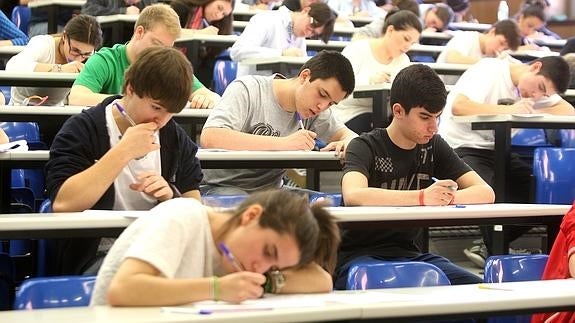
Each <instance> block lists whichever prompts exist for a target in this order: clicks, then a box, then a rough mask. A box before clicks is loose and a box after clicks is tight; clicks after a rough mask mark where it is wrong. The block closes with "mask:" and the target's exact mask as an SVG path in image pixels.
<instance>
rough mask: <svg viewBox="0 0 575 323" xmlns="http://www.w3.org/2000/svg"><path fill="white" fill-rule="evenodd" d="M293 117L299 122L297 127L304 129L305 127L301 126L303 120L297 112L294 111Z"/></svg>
mask: <svg viewBox="0 0 575 323" xmlns="http://www.w3.org/2000/svg"><path fill="white" fill-rule="evenodd" d="M295 117H296V119H297V122H299V127H300V129H305V127H304V126H303V121H302V119H301V116H300V115H299V113H297V112H296V113H295Z"/></svg>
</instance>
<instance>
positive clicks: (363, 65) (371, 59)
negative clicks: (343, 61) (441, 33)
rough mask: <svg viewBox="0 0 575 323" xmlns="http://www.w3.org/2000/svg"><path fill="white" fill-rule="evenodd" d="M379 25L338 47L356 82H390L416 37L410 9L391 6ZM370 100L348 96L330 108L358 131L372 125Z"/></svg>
mask: <svg viewBox="0 0 575 323" xmlns="http://www.w3.org/2000/svg"><path fill="white" fill-rule="evenodd" d="M383 29H384V33H383V35H382V36H381V37H379V38H376V39H364V40H358V41H354V42H351V43H349V45H347V46H346V47H345V48H344V49H343V51H342V54H343V56H345V57H347V58H348V59H349V61H350V62H351V65H352V66H353V72H354V74H355V84H356V85H367V84H382V83H391V82H393V78H394V77H395V75H396V74H397V73H398V72H399V71H400V70H401V69H402V68H404V67H406V66H408V65H409V57H408V56H407V54H406V52H407V51H408V50H409V48H410V47H411V46H412V45H413V44H415V43H417V42H418V41H419V36H420V34H421V22H420V21H419V18H418V17H417V16H416V15H414V14H413V13H412V12H411V11H407V10H397V9H395V10H392V11H390V12H389V13H388V14H387V16H386V18H385V24H384V26H383ZM371 101H372V100H371V99H355V98H352V97H349V98H347V99H345V100H343V101H341V102H340V103H339V104H338V105H336V106H334V107H333V111H334V112H335V115H336V116H337V118H338V119H339V120H340V121H343V122H345V125H346V126H347V127H348V128H349V129H351V130H353V131H354V132H355V133H358V134H361V133H362V132H368V131H370V130H371V129H372V128H373V126H372V120H373V117H372V111H373V108H372V102H371ZM375 108H377V109H379V108H380V107H375Z"/></svg>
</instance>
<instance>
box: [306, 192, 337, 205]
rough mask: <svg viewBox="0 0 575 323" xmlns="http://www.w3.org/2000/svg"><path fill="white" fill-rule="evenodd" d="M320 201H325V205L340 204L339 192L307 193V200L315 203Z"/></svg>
mask: <svg viewBox="0 0 575 323" xmlns="http://www.w3.org/2000/svg"><path fill="white" fill-rule="evenodd" d="M318 201H322V203H327V205H326V206H340V205H341V194H340V193H322V192H319V193H315V194H310V195H309V202H310V203H315V202H318Z"/></svg>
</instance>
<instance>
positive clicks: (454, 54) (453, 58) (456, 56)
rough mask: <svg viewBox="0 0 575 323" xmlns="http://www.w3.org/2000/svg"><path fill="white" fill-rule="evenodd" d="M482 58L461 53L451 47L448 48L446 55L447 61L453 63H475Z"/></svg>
mask: <svg viewBox="0 0 575 323" xmlns="http://www.w3.org/2000/svg"><path fill="white" fill-rule="evenodd" d="M480 59H481V58H479V57H471V56H467V55H463V54H461V52H459V51H458V50H455V49H449V50H447V56H446V63H453V64H475V63H477V62H478V61H479V60H480Z"/></svg>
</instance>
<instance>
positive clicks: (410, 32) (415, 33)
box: [397, 28, 420, 39]
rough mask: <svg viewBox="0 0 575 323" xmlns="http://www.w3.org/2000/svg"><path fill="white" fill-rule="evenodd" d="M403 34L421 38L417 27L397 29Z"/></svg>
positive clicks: (412, 37)
mask: <svg viewBox="0 0 575 323" xmlns="http://www.w3.org/2000/svg"><path fill="white" fill-rule="evenodd" d="M397 32H398V34H399V35H401V36H409V37H410V38H411V39H417V38H419V36H420V35H419V32H418V31H417V29H415V28H408V29H406V30H398V31H397Z"/></svg>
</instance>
